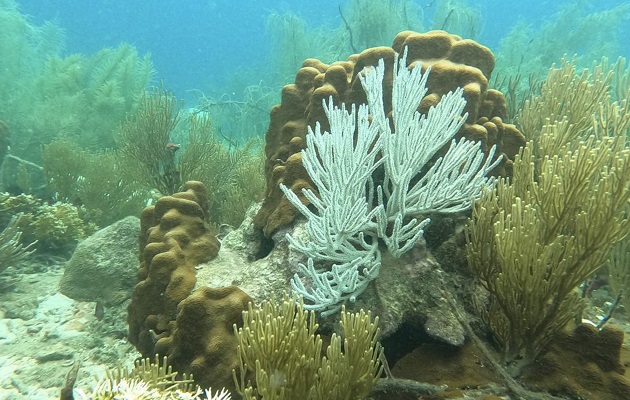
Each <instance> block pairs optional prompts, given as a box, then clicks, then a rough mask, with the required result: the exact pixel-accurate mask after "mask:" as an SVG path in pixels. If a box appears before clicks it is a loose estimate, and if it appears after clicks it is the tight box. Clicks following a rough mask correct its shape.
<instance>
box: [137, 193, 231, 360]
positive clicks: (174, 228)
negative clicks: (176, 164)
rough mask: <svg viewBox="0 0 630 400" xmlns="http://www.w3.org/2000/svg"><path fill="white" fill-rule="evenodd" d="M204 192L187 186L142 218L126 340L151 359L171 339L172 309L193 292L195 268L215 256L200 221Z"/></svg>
mask: <svg viewBox="0 0 630 400" xmlns="http://www.w3.org/2000/svg"><path fill="white" fill-rule="evenodd" d="M207 204H208V193H207V191H206V188H205V186H204V185H203V184H202V183H201V182H196V181H191V182H187V183H186V184H185V185H184V188H183V192H180V193H176V194H174V195H172V196H164V197H161V198H160V199H159V200H158V201H157V202H156V204H155V205H154V206H150V207H148V208H146V209H145V210H144V212H143V213H142V217H141V221H140V268H139V271H138V279H139V283H138V284H137V285H136V286H135V287H134V289H133V294H132V301H131V304H130V306H129V317H128V322H129V341H130V342H131V343H132V344H134V345H135V346H136V348H138V350H139V351H140V352H141V353H142V355H143V356H144V357H152V356H153V354H155V352H156V348H157V346H158V345H159V343H160V340H164V339H165V338H167V337H169V336H170V335H171V334H172V331H173V327H174V321H175V318H176V316H177V306H178V305H179V303H180V302H181V301H182V300H184V299H185V298H187V297H188V296H189V295H190V294H191V292H192V291H193V289H194V287H195V283H196V281H197V279H196V271H195V267H196V266H197V265H199V264H200V263H202V262H206V261H208V260H210V259H212V258H213V257H215V256H216V254H217V253H218V251H219V242H218V240H217V239H216V237H215V236H214V234H213V233H212V231H211V229H210V226H209V225H208V223H207V222H206V220H205V217H206V215H207V211H208V210H207Z"/></svg>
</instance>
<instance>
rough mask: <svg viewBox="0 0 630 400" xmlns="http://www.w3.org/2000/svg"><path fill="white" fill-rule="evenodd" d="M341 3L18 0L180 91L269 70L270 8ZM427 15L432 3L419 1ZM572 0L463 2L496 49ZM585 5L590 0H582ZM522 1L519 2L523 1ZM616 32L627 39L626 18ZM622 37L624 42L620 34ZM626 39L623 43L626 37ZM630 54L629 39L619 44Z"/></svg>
mask: <svg viewBox="0 0 630 400" xmlns="http://www.w3.org/2000/svg"><path fill="white" fill-rule="evenodd" d="M340 3H341V4H343V0H339V1H320V2H313V1H303V0H299V1H270V0H265V1H256V0H241V1H231V0H215V1H201V0H191V1H146V0H126V1H120V0H100V1H96V0H81V1H76V0H46V1H41V0H21V1H19V4H20V8H21V10H22V12H23V13H25V14H29V15H31V16H32V21H33V22H35V23H36V24H39V23H41V22H43V21H48V20H52V21H54V22H56V23H57V24H58V25H60V26H61V27H63V28H64V29H65V31H66V34H67V46H66V52H67V53H85V54H91V53H94V52H96V51H97V50H99V49H101V48H103V47H115V46H117V45H118V44H120V43H121V42H128V43H131V44H133V45H135V46H136V47H137V48H138V50H139V52H140V53H145V52H150V53H151V58H152V60H153V63H154V64H155V67H156V70H157V73H158V75H157V77H158V79H160V80H163V81H164V82H165V85H166V86H167V87H168V88H169V89H171V90H173V91H174V92H175V93H177V94H178V95H179V96H181V97H187V95H186V94H187V93H189V92H188V91H189V90H191V89H202V90H208V88H209V87H211V86H213V85H216V86H219V87H221V86H222V85H223V84H224V83H225V82H226V81H227V80H229V78H230V76H231V75H232V74H233V73H234V71H237V70H238V68H239V67H243V66H249V67H251V66H254V67H255V69H256V70H257V71H260V76H251V80H252V83H258V82H259V81H261V80H264V79H265V77H266V75H267V74H269V69H268V68H267V66H268V64H269V53H268V48H269V39H268V37H267V35H266V31H265V19H266V17H267V16H268V15H269V14H270V13H271V12H274V11H275V12H284V11H292V12H294V13H296V14H298V15H300V16H301V17H303V18H304V19H306V21H307V22H308V24H309V27H310V28H314V27H317V26H320V25H326V26H330V27H337V26H341V24H342V22H341V18H340V16H339V12H338V7H339V5H340ZM417 3H418V4H419V5H420V6H423V7H425V10H426V14H427V15H428V16H430V14H431V12H432V10H433V9H434V3H435V1H418V2H417ZM567 3H571V2H570V1H558V2H557V1H522V0H510V1H505V0H489V1H477V2H474V1H469V2H468V4H469V5H471V6H474V7H475V8H477V9H479V10H480V11H481V15H482V18H483V30H482V32H481V33H480V37H479V38H477V40H478V41H479V42H481V43H482V44H484V45H486V46H489V47H490V48H491V49H493V50H494V49H496V47H497V46H498V45H499V42H500V40H501V38H502V37H503V36H504V35H505V34H506V33H507V32H508V31H509V29H510V28H511V27H512V26H513V24H514V23H515V22H516V21H517V20H519V19H522V20H525V21H527V22H528V23H530V24H532V25H533V26H538V25H540V24H541V23H543V22H544V21H546V20H548V19H549V18H551V17H552V15H553V14H554V13H556V12H558V11H559V10H561V9H562V7H563V6H565V5H566V4H567ZM587 3H588V2H587ZM590 3H592V4H590V5H588V6H587V7H589V11H597V10H602V9H607V8H612V7H614V6H616V5H619V4H622V3H624V1H623V0H608V1H597V2H595V1H592V2H590ZM524 4H525V5H524ZM620 37H622V38H623V37H630V21H629V20H628V19H626V21H625V22H624V26H623V27H622V32H620ZM622 43H623V40H622ZM626 43H627V41H626ZM623 51H624V53H625V54H623V55H626V56H627V55H630V45H628V46H626V48H625V49H623Z"/></svg>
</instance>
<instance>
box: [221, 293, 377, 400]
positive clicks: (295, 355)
mask: <svg viewBox="0 0 630 400" xmlns="http://www.w3.org/2000/svg"><path fill="white" fill-rule="evenodd" d="M340 322H341V328H342V331H343V335H342V336H340V335H337V334H333V335H332V337H331V339H330V344H329V346H328V348H327V349H326V350H325V351H324V352H323V353H322V346H323V341H322V338H321V337H320V336H319V335H317V334H316V332H317V328H318V324H317V323H316V322H315V313H314V312H313V311H310V312H308V311H306V310H305V309H304V303H303V301H302V299H301V298H300V299H299V300H298V301H297V302H296V301H295V298H291V297H290V296H289V295H288V294H286V293H285V295H284V296H283V300H282V303H280V304H275V303H274V302H271V301H265V302H263V303H262V304H261V305H260V307H258V308H254V307H253V306H252V304H251V303H249V308H248V310H247V311H244V312H243V327H242V328H238V329H237V327H236V325H235V326H234V334H235V335H236V337H237V338H238V343H239V344H238V350H237V352H238V357H239V360H240V365H239V372H238V374H237V372H236V371H233V375H234V382H235V383H236V387H237V391H238V392H239V394H241V395H243V398H244V399H246V400H253V399H261V400H264V399H278V400H283V399H285V400H292V399H304V400H319V399H331V400H333V399H334V400H336V399H364V398H366V397H367V395H368V394H369V393H370V390H371V389H372V386H373V385H374V384H375V383H376V381H377V380H378V378H379V376H380V375H381V373H382V371H383V366H382V364H381V361H380V360H381V357H382V354H383V348H382V347H381V345H380V343H379V342H378V335H379V329H378V317H376V318H375V319H374V320H373V321H372V318H371V315H370V313H369V312H368V313H366V312H364V311H363V310H361V311H360V312H359V313H356V314H351V313H347V312H346V311H345V309H343V310H342V311H341V321H340ZM322 354H325V356H322Z"/></svg>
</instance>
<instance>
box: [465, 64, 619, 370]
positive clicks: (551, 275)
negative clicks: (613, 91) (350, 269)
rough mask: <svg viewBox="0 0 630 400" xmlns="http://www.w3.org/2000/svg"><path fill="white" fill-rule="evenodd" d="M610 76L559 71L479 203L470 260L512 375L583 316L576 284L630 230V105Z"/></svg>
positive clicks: (528, 111)
mask: <svg viewBox="0 0 630 400" xmlns="http://www.w3.org/2000/svg"><path fill="white" fill-rule="evenodd" d="M608 76H609V73H608V72H607V71H601V69H600V68H596V69H595V70H594V71H590V72H589V71H584V72H577V71H576V68H575V66H574V65H573V64H572V63H571V62H568V61H565V63H564V64H563V65H562V66H561V67H559V68H553V69H552V70H551V71H550V73H549V76H548V78H547V80H546V81H545V83H544V84H543V86H542V88H541V94H540V96H537V97H535V98H532V99H531V100H529V101H528V102H527V103H526V105H525V108H524V109H523V110H522V112H521V119H520V121H521V124H522V127H523V131H524V132H525V133H526V134H527V135H529V139H530V141H529V142H528V143H527V145H526V146H525V147H524V148H522V149H521V151H520V153H519V155H518V157H517V158H516V160H515V161H514V166H513V177H512V179H511V180H507V179H500V180H499V181H498V184H497V185H496V187H495V188H491V189H487V190H485V191H484V194H483V195H482V197H481V198H480V199H479V200H478V201H476V202H475V204H474V206H473V215H472V219H471V221H470V227H469V230H468V233H467V246H466V249H467V254H468V261H469V264H470V266H471V268H472V270H473V272H474V273H475V275H476V276H477V278H478V279H479V282H480V284H481V286H482V287H483V288H485V289H486V290H487V293H488V298H487V301H486V302H480V303H478V304H477V309H478V311H479V312H480V314H481V317H482V319H483V320H484V322H485V323H486V324H487V325H488V327H489V328H490V330H491V331H492V333H493V334H494V337H495V338H496V340H497V342H498V344H499V346H500V348H501V351H502V359H503V361H504V362H505V363H507V364H508V365H509V366H510V367H511V368H512V370H513V373H514V374H515V375H518V374H519V373H520V371H522V369H523V367H525V366H527V365H529V364H530V363H532V362H533V361H534V360H535V358H536V356H537V355H538V354H539V353H540V352H541V351H542V349H544V348H545V346H546V345H547V344H548V343H549V342H550V340H551V339H552V338H553V337H554V335H555V334H556V333H557V332H559V330H561V329H562V328H563V327H564V326H565V325H566V324H567V323H568V322H569V321H570V320H572V319H573V318H575V317H576V316H577V315H579V310H580V308H581V305H582V302H581V299H580V297H579V294H578V293H577V290H576V288H577V287H578V286H579V285H580V284H581V283H582V282H584V281H586V280H587V279H588V278H589V277H590V276H591V275H592V274H593V273H594V272H595V271H597V270H598V269H599V268H600V267H601V266H602V265H604V264H605V263H606V260H607V258H608V255H609V253H610V251H611V249H612V247H613V246H614V245H615V243H617V242H618V241H619V240H621V239H622V238H623V237H624V236H625V235H626V234H628V232H629V230H630V220H629V219H628V215H627V213H625V211H626V207H627V203H628V201H629V200H630V148H629V147H628V144H627V142H626V141H627V139H626V137H627V134H628V127H629V126H630V109H629V107H630V105H629V104H628V102H627V101H623V102H621V103H616V102H612V101H611V100H610V96H609V93H608V92H609V91H608V85H607V82H608V79H607V77H608Z"/></svg>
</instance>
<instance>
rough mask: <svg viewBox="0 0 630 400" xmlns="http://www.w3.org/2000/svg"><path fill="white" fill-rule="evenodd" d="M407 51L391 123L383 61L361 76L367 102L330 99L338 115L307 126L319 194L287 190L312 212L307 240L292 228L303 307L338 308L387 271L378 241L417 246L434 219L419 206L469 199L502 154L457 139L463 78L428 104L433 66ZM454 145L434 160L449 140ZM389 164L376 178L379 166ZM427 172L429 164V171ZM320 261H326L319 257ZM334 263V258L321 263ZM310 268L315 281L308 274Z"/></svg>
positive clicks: (399, 250) (310, 166)
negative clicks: (411, 63) (424, 104)
mask: <svg viewBox="0 0 630 400" xmlns="http://www.w3.org/2000/svg"><path fill="white" fill-rule="evenodd" d="M406 51H407V50H406V49H405V53H404V54H403V55H402V57H400V58H399V59H398V58H397V60H396V61H395V64H396V65H395V67H394V75H393V90H392V121H391V122H392V123H393V126H394V128H395V131H394V130H392V129H391V126H390V121H389V119H388V117H387V116H386V114H385V109H384V105H383V77H384V73H385V66H384V61H383V60H382V59H381V60H380V61H379V63H378V66H376V67H369V68H366V69H365V70H364V71H363V72H362V73H361V75H359V78H360V80H361V84H362V86H363V89H364V91H365V93H366V96H367V100H368V104H367V105H365V104H362V105H360V106H359V107H358V110H357V107H356V106H355V105H354V104H353V105H352V108H351V109H350V110H347V109H346V107H345V105H343V104H342V105H341V107H338V106H335V105H334V104H333V99H332V97H331V98H330V99H329V100H328V102H326V101H324V111H325V113H326V117H327V119H328V122H329V125H330V131H329V132H322V129H321V125H320V124H319V123H317V124H316V126H315V129H311V128H310V127H309V130H308V134H307V135H306V148H305V149H304V150H302V163H303V165H304V168H305V169H306V171H307V172H308V174H309V176H310V178H311V179H312V181H313V183H314V184H315V187H316V188H317V194H315V192H314V191H313V190H310V189H303V191H302V192H303V194H304V197H305V198H306V199H307V200H308V201H309V202H310V204H311V206H310V207H307V206H305V205H304V204H302V202H301V201H300V199H299V197H298V196H297V195H296V194H295V193H293V192H292V191H291V190H290V189H289V188H287V187H286V186H285V185H283V184H281V185H280V188H281V189H282V191H283V192H284V194H285V195H286V197H287V199H288V200H289V201H290V202H291V203H292V204H293V205H294V206H295V207H296V208H297V209H298V210H299V211H300V213H302V214H303V215H304V216H306V218H307V223H306V231H307V233H308V235H309V238H308V240H307V241H301V240H299V239H298V238H295V237H292V236H290V235H288V236H287V240H288V241H289V243H290V244H291V246H292V247H293V248H295V249H297V250H298V251H300V252H302V253H304V254H305V255H306V256H308V261H307V263H306V265H304V264H300V265H299V270H300V273H301V275H300V274H296V275H295V276H294V277H293V279H292V281H291V285H292V287H293V289H294V290H295V291H296V292H297V293H298V294H300V295H302V296H303V297H304V299H305V300H308V301H309V302H310V303H311V304H307V305H305V306H304V307H305V308H307V309H311V310H317V311H321V312H322V314H323V315H327V314H332V313H334V312H336V311H337V310H339V309H340V308H341V305H342V303H343V302H344V301H346V300H350V301H354V300H355V299H356V298H357V296H359V295H360V294H361V293H362V292H363V291H364V290H365V289H366V288H367V285H368V284H369V283H370V281H372V280H374V279H376V278H377V277H378V275H379V270H380V265H381V253H380V250H379V248H378V244H379V241H382V242H383V243H385V245H386V246H387V249H388V251H389V252H390V253H391V254H392V255H393V256H394V257H400V256H401V255H402V254H403V253H405V252H406V251H408V250H410V249H411V248H412V247H413V246H414V245H415V243H416V242H417V241H418V239H420V238H421V237H422V235H423V234H424V228H425V227H426V226H427V224H428V223H429V222H430V221H429V219H428V218H427V219H424V220H422V221H420V220H418V219H417V217H418V216H419V215H426V214H430V213H454V212H458V211H462V210H465V209H467V208H469V207H470V205H471V203H472V200H473V199H474V198H475V197H478V196H479V195H480V193H481V191H482V189H483V187H484V186H488V185H490V184H491V183H492V182H493V180H492V178H490V177H488V176H487V174H488V172H489V171H490V170H492V169H493V168H494V167H495V166H496V165H497V164H498V163H499V162H500V158H499V159H494V152H495V147H494V146H493V147H492V149H491V150H490V152H489V154H488V155H485V154H483V152H482V151H481V143H479V142H473V141H470V140H466V139H460V140H455V139H453V137H454V136H455V135H456V134H457V132H458V131H459V129H460V128H461V126H462V124H463V123H464V121H465V120H466V117H467V115H466V114H464V115H462V112H463V110H464V107H465V105H466V100H465V99H464V97H463V90H462V89H461V88H458V89H457V90H455V91H454V92H450V93H448V94H446V95H444V96H442V99H441V100H440V102H439V103H438V104H437V105H436V106H435V107H432V108H431V109H430V110H429V112H428V113H426V114H420V113H419V112H418V111H417V108H418V105H419V104H420V102H421V100H422V98H423V97H424V96H425V94H426V92H427V88H426V83H427V78H428V76H429V71H430V68H429V69H427V71H426V72H424V73H423V72H422V67H421V66H420V65H417V66H416V67H415V68H413V69H408V68H407V64H406ZM449 142H450V146H449V149H448V151H447V152H446V154H444V155H443V156H442V157H439V158H438V159H437V160H436V161H435V162H434V163H433V164H432V165H430V166H429V161H431V160H432V159H433V158H434V156H435V155H436V154H437V153H438V151H439V150H440V149H442V148H443V147H444V146H446V145H448V144H449ZM377 168H382V169H383V171H384V179H383V182H382V183H381V184H380V185H378V187H376V184H375V182H374V179H373V173H374V171H375V170H376V169H377ZM425 169H426V172H424V173H423V174H422V175H420V173H421V171H424V170H425ZM316 263H318V264H316ZM321 263H328V264H331V263H332V266H331V267H330V268H326V267H322V266H321ZM303 277H306V278H307V280H309V281H310V282H311V284H310V285H309V287H307V285H305V284H304V282H303Z"/></svg>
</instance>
